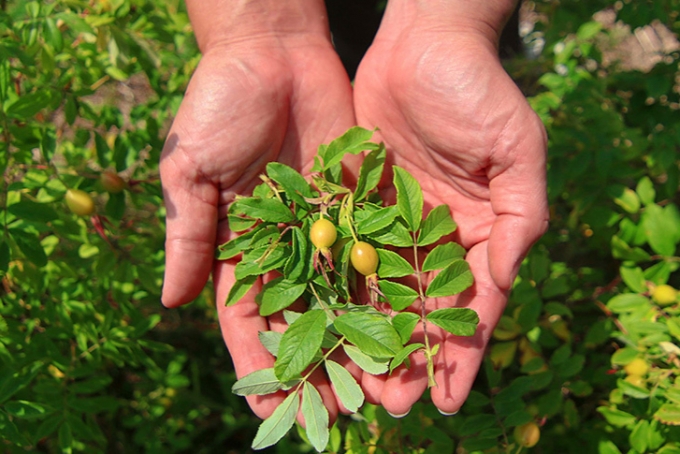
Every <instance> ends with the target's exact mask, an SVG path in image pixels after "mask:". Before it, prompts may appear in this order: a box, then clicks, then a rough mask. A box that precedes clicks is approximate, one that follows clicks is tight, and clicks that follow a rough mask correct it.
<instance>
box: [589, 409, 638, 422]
mask: <svg viewBox="0 0 680 454" xmlns="http://www.w3.org/2000/svg"><path fill="white" fill-rule="evenodd" d="M597 411H598V412H599V413H600V414H601V415H602V416H604V418H605V419H606V420H607V422H608V423H609V424H611V425H613V426H616V427H624V426H628V425H630V424H633V423H634V422H635V420H636V418H635V416H633V415H631V414H630V413H626V412H625V411H623V410H618V409H616V408H607V407H598V409H597Z"/></svg>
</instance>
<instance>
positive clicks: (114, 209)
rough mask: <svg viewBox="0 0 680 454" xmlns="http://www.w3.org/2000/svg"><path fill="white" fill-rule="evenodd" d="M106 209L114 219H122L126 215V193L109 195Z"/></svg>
mask: <svg viewBox="0 0 680 454" xmlns="http://www.w3.org/2000/svg"><path fill="white" fill-rule="evenodd" d="M105 209H106V214H107V215H109V216H110V217H112V218H113V219H122V218H123V216H124V215H125V193H124V192H120V193H118V194H109V200H107V202H106V208H105Z"/></svg>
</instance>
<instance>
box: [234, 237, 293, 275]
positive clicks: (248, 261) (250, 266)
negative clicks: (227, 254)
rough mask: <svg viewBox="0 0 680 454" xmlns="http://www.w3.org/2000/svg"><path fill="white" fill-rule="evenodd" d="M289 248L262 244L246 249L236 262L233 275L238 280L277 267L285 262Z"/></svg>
mask: <svg viewBox="0 0 680 454" xmlns="http://www.w3.org/2000/svg"><path fill="white" fill-rule="evenodd" d="M289 250H290V249H289V248H287V247H285V246H282V245H279V246H277V247H275V248H273V249H272V248H271V247H269V246H263V247H260V248H257V249H254V250H252V251H248V252H246V253H245V254H244V256H243V258H242V259H241V261H240V262H238V263H237V264H236V267H235V268H234V277H236V279H239V280H240V279H243V278H245V277H247V276H259V275H262V274H264V273H266V272H268V271H272V270H275V269H278V268H280V267H282V266H284V264H285V263H286V259H287V258H288V257H289V255H290V253H289V252H288V251H289ZM263 258H264V259H263Z"/></svg>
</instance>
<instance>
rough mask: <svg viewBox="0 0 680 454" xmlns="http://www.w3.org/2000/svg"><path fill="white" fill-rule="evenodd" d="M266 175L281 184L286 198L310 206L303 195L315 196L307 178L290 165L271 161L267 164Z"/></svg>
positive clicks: (303, 205)
mask: <svg viewBox="0 0 680 454" xmlns="http://www.w3.org/2000/svg"><path fill="white" fill-rule="evenodd" d="M267 175H269V177H270V178H271V179H272V180H274V181H276V182H277V183H278V184H280V185H281V187H282V188H283V190H284V191H285V192H286V195H287V196H288V198H290V199H291V200H293V201H295V203H297V204H298V205H300V206H302V207H309V206H310V204H309V203H308V202H307V201H306V200H305V197H307V198H311V197H315V196H316V194H315V192H314V191H313V190H312V187H311V186H310V185H309V183H308V182H307V180H305V178H304V177H303V176H302V175H300V173H299V172H298V171H297V170H295V169H293V168H292V167H289V166H287V165H285V164H281V163H280V162H276V161H272V162H269V163H268V164H267Z"/></svg>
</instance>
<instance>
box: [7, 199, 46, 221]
mask: <svg viewBox="0 0 680 454" xmlns="http://www.w3.org/2000/svg"><path fill="white" fill-rule="evenodd" d="M7 211H9V212H10V213H12V214H13V215H14V216H16V217H18V218H21V219H25V220H27V221H33V222H41V223H44V224H45V223H48V222H50V221H54V220H55V219H57V218H59V215H58V214H57V212H56V211H55V210H54V208H52V206H51V205H50V204H47V203H38V202H34V201H32V200H29V199H22V200H21V201H20V202H18V203H15V204H12V205H10V206H8V207H7Z"/></svg>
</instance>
